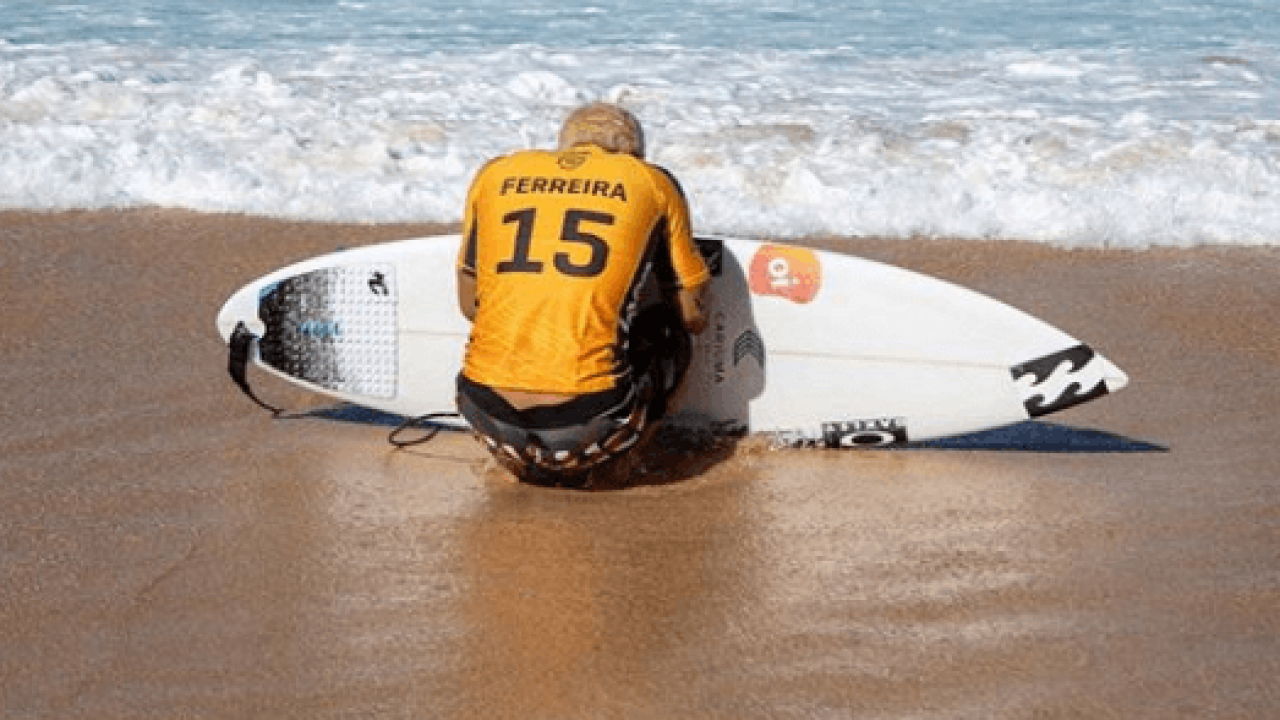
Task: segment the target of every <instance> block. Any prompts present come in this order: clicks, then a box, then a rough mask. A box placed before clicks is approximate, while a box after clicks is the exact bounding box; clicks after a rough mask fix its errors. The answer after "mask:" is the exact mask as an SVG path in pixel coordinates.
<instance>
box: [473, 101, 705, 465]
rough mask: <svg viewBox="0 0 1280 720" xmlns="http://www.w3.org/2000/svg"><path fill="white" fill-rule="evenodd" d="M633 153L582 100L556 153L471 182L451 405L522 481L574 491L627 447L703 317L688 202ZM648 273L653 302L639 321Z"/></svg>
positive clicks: (624, 122)
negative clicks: (462, 346)
mask: <svg viewBox="0 0 1280 720" xmlns="http://www.w3.org/2000/svg"><path fill="white" fill-rule="evenodd" d="M643 158H644V138H643V133H642V130H641V128H640V124H639V122H638V121H637V120H636V118H635V117H634V116H633V115H632V114H631V113H629V112H627V111H626V110H623V109H622V108H620V107H617V106H615V105H611V104H606V103H596V104H591V105H587V106H584V107H581V108H578V109H577V110H575V111H574V112H573V113H571V114H570V115H569V117H568V118H567V119H566V120H565V122H564V125H563V127H562V128H561V131H560V142H559V149H558V150H557V151H555V152H547V151H538V150H529V151H522V152H517V153H514V154H511V155H507V156H504V157H500V158H497V159H495V160H493V161H491V162H489V163H488V164H487V165H485V166H484V168H482V169H481V170H480V172H479V173H478V174H477V175H476V177H475V179H474V180H473V181H472V184H471V189H470V191H469V192H468V196H467V206H466V215H465V220H464V228H463V232H464V238H465V240H464V242H463V244H462V248H461V251H460V253H459V258H458V302H459V305H460V306H461V308H462V312H463V314H465V315H466V316H467V318H468V319H469V320H471V321H472V323H473V326H472V330H471V338H470V342H469V344H468V346H467V353H466V360H465V362H464V366H463V370H462V372H461V373H459V375H458V409H459V411H460V412H461V413H462V415H463V417H465V418H466V419H467V421H468V422H469V423H470V424H471V427H472V428H473V429H474V430H475V431H476V433H477V434H478V435H479V436H480V437H481V439H482V440H484V442H485V444H486V445H487V446H488V448H489V450H490V451H491V452H492V453H493V454H494V456H495V457H496V458H497V459H498V460H499V461H500V462H501V463H502V464H503V465H504V466H505V467H507V468H508V469H509V470H511V471H512V472H513V473H515V474H516V475H517V476H518V477H521V478H523V479H528V480H532V481H535V482H543V483H556V484H575V483H577V482H580V481H581V480H582V479H583V478H584V477H585V474H586V473H587V471H589V470H591V469H592V468H596V467H599V466H601V465H603V464H604V463H606V462H609V461H612V460H614V459H616V458H618V457H621V456H622V455H624V454H625V453H627V452H628V451H629V450H632V449H633V448H635V447H636V445H637V443H638V442H639V440H640V438H641V434H642V433H644V432H645V431H646V429H650V428H651V427H652V426H653V424H654V423H655V422H656V421H657V420H659V419H660V418H661V417H662V415H663V413H664V412H665V410H666V403H667V400H668V398H670V396H671V394H672V393H673V392H674V391H675V389H676V388H677V387H678V386H679V383H680V380H681V379H682V378H683V376H684V372H685V370H686V369H687V367H688V363H689V358H690V355H691V351H690V348H691V342H690V339H689V333H698V332H701V331H702V329H703V327H704V326H705V324H706V319H705V317H704V314H703V311H702V300H703V294H704V291H705V288H706V287H707V283H708V280H709V279H710V273H709V272H708V270H707V266H706V264H705V263H704V262H703V259H702V257H701V256H700V255H699V254H698V250H697V247H696V246H695V244H694V242H693V235H692V232H691V230H690V222H689V208H688V204H687V202H686V200H685V198H684V195H683V193H682V192H681V190H680V187H679V185H678V184H677V183H676V181H675V179H674V178H673V177H672V176H670V175H669V174H668V173H667V172H666V171H664V170H663V169H661V168H659V167H657V166H655V165H652V164H650V163H648V162H646V161H645V160H644V159H643ZM651 272H652V273H654V274H655V275H656V276H657V280H658V282H659V286H660V287H661V288H662V290H663V296H664V299H665V302H663V303H660V304H658V305H655V306H653V307H650V308H648V309H645V310H644V311H642V312H641V311H640V310H639V302H638V300H639V297H638V294H639V290H640V287H641V286H642V285H643V284H644V283H645V280H646V278H647V277H648V276H649V274H650V273H651Z"/></svg>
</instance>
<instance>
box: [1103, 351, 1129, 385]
mask: <svg viewBox="0 0 1280 720" xmlns="http://www.w3.org/2000/svg"><path fill="white" fill-rule="evenodd" d="M1098 359H1100V360H1102V379H1103V381H1105V382H1106V383H1107V391H1108V392H1116V391H1117V390H1119V389H1121V388H1123V387H1125V386H1126V385H1128V384H1129V376H1128V375H1126V374H1125V372H1124V371H1123V370H1121V369H1120V368H1119V367H1118V366H1116V364H1115V363H1113V362H1111V361H1110V360H1108V359H1107V358H1105V357H1102V356H1101V355H1099V356H1098Z"/></svg>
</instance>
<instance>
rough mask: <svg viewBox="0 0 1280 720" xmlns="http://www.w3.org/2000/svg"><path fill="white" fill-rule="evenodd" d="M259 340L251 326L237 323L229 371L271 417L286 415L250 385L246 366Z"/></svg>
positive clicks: (228, 366) (229, 344) (230, 344)
mask: <svg viewBox="0 0 1280 720" xmlns="http://www.w3.org/2000/svg"><path fill="white" fill-rule="evenodd" d="M257 341H258V336H257V335H254V334H253V333H252V332H250V331H249V327H248V326H247V325H245V324H244V321H243V320H242V321H240V322H239V323H237V324H236V329H235V331H233V332H232V333H231V339H230V341H228V343H227V344H228V346H229V347H230V353H229V354H228V358H227V371H228V372H229V373H231V379H232V380H234V381H235V383H236V385H237V386H239V387H240V390H241V391H242V392H244V394H245V395H247V396H249V399H250V400H252V401H253V402H254V403H256V404H257V405H258V407H260V408H262V409H263V410H266V411H267V412H269V413H271V417H273V418H279V417H281V416H284V415H285V411H284V410H283V409H281V408H278V407H276V406H275V405H272V404H270V403H268V402H266V401H264V400H263V399H262V398H260V397H258V396H257V394H255V393H254V392H253V389H252V388H250V387H249V378H248V375H247V373H246V368H247V367H248V365H249V358H250V357H252V356H253V345H254V343H256V342H257Z"/></svg>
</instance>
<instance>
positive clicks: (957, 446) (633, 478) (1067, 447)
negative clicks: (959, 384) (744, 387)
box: [286, 404, 1169, 491]
mask: <svg viewBox="0 0 1280 720" xmlns="http://www.w3.org/2000/svg"><path fill="white" fill-rule="evenodd" d="M441 415H447V413H441ZM286 417H289V418H292V419H306V418H313V419H318V420H329V421H334V422H342V423H354V424H360V425H377V426H382V427H386V428H389V429H396V428H401V430H398V431H397V434H398V435H399V436H400V439H401V440H402V441H407V442H405V443H404V446H406V447H408V446H413V445H417V444H425V443H427V442H429V441H430V439H431V438H432V437H434V435H435V434H436V433H438V432H450V433H458V432H466V428H465V426H464V425H462V424H461V422H460V421H458V420H456V419H453V418H440V419H436V420H428V421H424V422H419V423H415V424H414V425H412V426H410V427H407V428H406V427H404V423H405V421H406V418H403V417H401V416H399V415H392V414H389V413H384V412H379V411H377V410H371V409H369V408H364V407H360V406H358V405H345V404H344V405H335V406H330V407H322V408H316V409H314V410H309V411H304V412H299V413H293V414H290V415H288V416H286ZM742 440H743V438H742V437H734V436H724V435H716V434H715V433H712V432H710V431H699V430H692V429H690V428H687V427H671V426H662V427H660V428H659V429H658V430H657V432H656V433H655V435H654V437H653V438H652V439H650V440H649V442H648V443H647V444H646V446H645V447H644V449H643V451H642V452H641V453H639V455H638V456H637V457H635V458H633V459H631V460H630V461H629V462H626V461H624V464H620V465H618V466H617V467H614V468H609V469H605V470H604V471H598V472H595V473H593V476H592V478H591V479H590V480H589V481H588V482H587V483H586V486H585V487H583V488H581V489H585V490H594V491H607V490H621V489H624V488H628V487H639V486H659V485H673V484H676V483H680V482H684V481H686V480H689V479H692V478H694V477H697V476H699V475H701V474H703V473H705V472H707V471H708V470H709V469H711V468H712V467H714V466H715V465H717V464H719V463H721V462H724V461H726V460H728V459H729V458H731V457H732V456H733V455H734V453H735V451H736V449H737V447H738V444H739V443H740V442H741V441H742ZM393 444H395V443H393ZM881 449H886V448H881ZM887 449H891V450H896V451H899V452H901V451H909V450H913V449H927V450H970V451H972V450H978V451H987V452H1025V453H1070V454H1105V453H1164V452H1169V448H1168V447H1165V446H1162V445H1157V444H1155V443H1150V442H1147V441H1144V440H1135V439H1132V438H1126V437H1123V436H1120V435H1115V434H1113V433H1108V432H1104V431H1101V430H1090V429H1085V428H1076V427H1070V426H1067V425H1058V424H1054V423H1046V422H1041V421H1038V420H1028V421H1026V422H1021V423H1017V424H1015V425H1009V426H1007V427H1002V428H996V429H994V430H984V431H982V432H976V433H970V434H968V435H961V436H957V437H953V438H945V439H941V440H927V441H921V442H913V443H908V444H906V445H900V446H896V447H894V448H887ZM535 484H536V483H535Z"/></svg>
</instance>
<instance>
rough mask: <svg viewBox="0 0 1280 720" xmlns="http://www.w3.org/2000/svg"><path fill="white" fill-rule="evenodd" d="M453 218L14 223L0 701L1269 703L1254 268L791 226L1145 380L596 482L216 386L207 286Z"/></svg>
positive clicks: (1272, 535) (1270, 279)
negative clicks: (1012, 423) (1015, 415)
mask: <svg viewBox="0 0 1280 720" xmlns="http://www.w3.org/2000/svg"><path fill="white" fill-rule="evenodd" d="M446 229H447V228H439V227H423V226H340V225H324V224H299V223H290V222H279V221H272V220H265V219H255V218H246V217H239V216H208V215H196V214H190V213H183V212H175V211H158V210H156V211H152V210H139V211H128V212H73V213H55V214H40V213H4V214H0V248H2V253H0V293H2V295H0V297H2V298H3V301H4V303H3V305H4V307H5V309H6V314H5V316H4V319H3V321H2V327H3V332H2V333H0V398H3V400H2V403H3V404H2V407H3V412H2V415H0V421H2V422H0V478H2V479H0V686H2V690H0V693H2V695H0V715H3V716H4V717H6V718H94V719H95V720H101V719H105V718H141V717H148V718H177V717H183V718H300V719H301V718H305V719H307V720H315V719H316V718H357V717H359V718H372V717H376V718H464V717H465V718H470V717H477V718H480V717H483V718H506V717H510V718H600V717H620V718H673V717H679V718H844V717H876V718H888V717H912V718H1030V717H1045V718H1065V717H1070V718H1075V717H1079V718H1109V717H1116V718H1127V719H1132V718H1171V717H1195V718H1264V717H1274V716H1275V713H1276V708H1277V707H1280V489H1278V488H1280V484H1278V483H1277V477H1278V476H1280V470H1278V469H1277V468H1280V449H1278V447H1277V446H1278V445H1280V442H1278V441H1280V421H1278V420H1277V415H1276V408H1277V407H1278V406H1280V316H1278V314H1277V308H1280V250H1277V249H1222V248H1218V249H1214V248H1202V249H1164V250H1152V251H1147V252H1124V251H1097V250H1089V251H1066V250H1059V249H1053V248H1049V247H1044V246H1039V245H1034V244H1029V243H1018V242H947V241H941V240H912V241H903V240H865V239H839V238H828V239H821V240H815V241H813V242H814V244H817V245H820V246H823V247H828V248H835V249H839V250H843V251H848V252H851V253H854V254H858V255H863V256H866V257H871V258H874V259H880V260H885V261H888V262H891V263H894V264H898V265H902V266H904V267H908V268H912V269H916V270H920V271H923V272H926V273H929V274H933V275H937V276H940V277H944V278H947V279H950V280H954V281H956V282H959V283H961V284H963V285H966V286H969V287H972V288H974V289H977V290H980V291H983V292H986V293H988V294H990V295H993V296H995V297H996V298H999V299H1001V300H1003V301H1005V302H1008V303H1010V304H1012V305H1014V306H1016V307H1019V308H1022V309H1023V310H1026V311H1028V312H1030V313H1032V314H1033V315H1037V316H1039V317H1041V318H1043V319H1045V320H1047V321H1048V322H1050V323H1052V324H1054V325H1057V326H1058V327H1061V328H1062V329H1064V330H1066V331H1067V332H1068V333H1071V334H1072V335H1075V336H1076V337H1079V338H1080V339H1082V340H1084V341H1086V342H1088V343H1090V344H1091V345H1093V346H1094V347H1096V348H1098V349H1099V350H1100V351H1101V352H1103V353H1104V354H1105V355H1106V356H1107V357H1108V358H1110V359H1111V360H1113V361H1114V362H1115V363H1116V364H1117V365H1119V366H1120V367H1121V368H1123V369H1124V370H1125V371H1127V372H1128V373H1129V375H1130V376H1131V378H1132V384H1131V386H1130V387H1129V388H1127V389H1126V390H1124V391H1123V392H1121V393H1119V394H1117V395H1115V396H1113V397H1109V398H1104V399H1102V400H1100V401H1097V402H1094V403H1090V404H1087V405H1085V406H1081V407H1079V408H1076V409H1073V410H1070V411H1067V412H1065V413H1062V414H1059V415H1055V416H1051V417H1050V418H1047V419H1046V420H1047V422H1044V423H1037V424H1032V425H1027V426H1021V427H1020V428H1019V430H1018V431H1017V432H1004V433H999V432H997V433H988V434H985V435H981V436H977V437H974V438H969V439H967V440H965V441H957V442H954V443H944V444H942V445H941V446H939V447H933V448H914V449H907V450H891V451H890V450H886V451H844V452H841V451H829V450H769V449H766V448H764V447H763V444H762V443H756V442H745V443H742V444H740V445H738V446H737V447H733V446H716V447H706V448H703V451H702V452H698V451H697V450H698V448H696V447H693V446H684V447H668V448H665V449H661V450H657V451H655V453H656V454H655V456H654V458H653V459H652V462H651V467H649V469H648V470H647V471H646V472H645V473H644V474H643V475H641V476H638V484H637V486H635V487H631V488H628V489H625V490H618V491H613V492H591V493H587V492H575V491H569V490H554V489H545V488H537V487H529V486H523V485H518V484H514V483H511V482H509V481H507V479H506V478H505V477H504V476H503V475H502V473H501V472H500V471H497V470H496V469H495V468H494V467H493V465H492V463H491V462H490V461H489V460H488V459H487V458H486V456H485V454H484V453H483V451H482V450H481V448H480V447H479V446H478V445H477V444H476V443H475V442H474V441H472V440H471V439H470V438H469V437H467V436H465V435H463V434H458V433H452V434H451V433H445V434H442V435H440V436H439V437H438V438H437V439H436V440H435V441H433V442H431V443H429V444H426V445H423V446H420V447H418V448H414V449H411V450H405V451H393V450H392V448H391V447H390V446H389V445H388V444H387V442H386V436H387V433H388V430H389V428H388V427H387V426H386V425H382V424H377V423H369V422H350V421H342V420H341V419H323V418H308V419H300V420H298V419H295V420H273V419H272V418H271V417H270V416H269V415H267V414H266V413H264V412H262V411H261V410H259V409H258V408H257V407H255V406H254V405H253V404H252V403H250V402H249V401H248V400H247V399H246V398H245V397H244V396H243V395H241V394H240V392H239V390H237V389H236V387H235V386H234V385H233V384H232V383H231V382H230V380H229V379H228V378H227V373H226V362H227V359H226V350H225V347H224V345H223V344H222V342H221V340H220V339H219V338H218V336H217V334H216V332H215V329H214V316H215V314H216V312H217V310H218V308H219V307H220V305H221V303H222V301H223V300H224V299H225V298H226V297H227V296H228V295H229V294H230V293H231V292H232V291H233V290H235V289H236V288H238V287H239V286H241V285H242V284H244V283H245V282H247V281H249V280H251V279H253V278H255V277H258V276H260V275H262V274H264V273H266V272H267V271H269V270H272V269H274V268H276V267H279V266H281V265H283V264H286V263H288V262H292V261H294V260H298V259H302V258H304V257H307V256H311V255H315V254H319V253H322V252H328V251H330V250H333V249H334V248H335V247H337V246H340V245H341V246H355V245H362V244H366V243H370V242H375V241H379V240H388V239H396V238H403V237H410V236H414V235H422V234H428V233H432V232H440V231H442V230H446ZM259 380H260V384H259V387H260V389H261V390H262V391H263V394H264V395H268V396H269V397H271V398H272V399H273V400H276V401H279V402H282V403H284V404H286V405H290V406H292V407H315V406H317V405H319V406H320V407H325V406H326V405H325V401H322V400H316V399H313V398H309V397H308V396H305V395H303V394H300V393H296V392H293V391H292V390H290V389H289V388H287V387H286V386H284V385H283V384H282V383H279V382H276V381H273V380H271V379H270V378H263V377H262V376H261V375H259ZM337 415H338V416H339V417H341V414H340V413H338V414H337ZM668 440H669V441H670V442H675V439H671V438H669V439H668Z"/></svg>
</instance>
